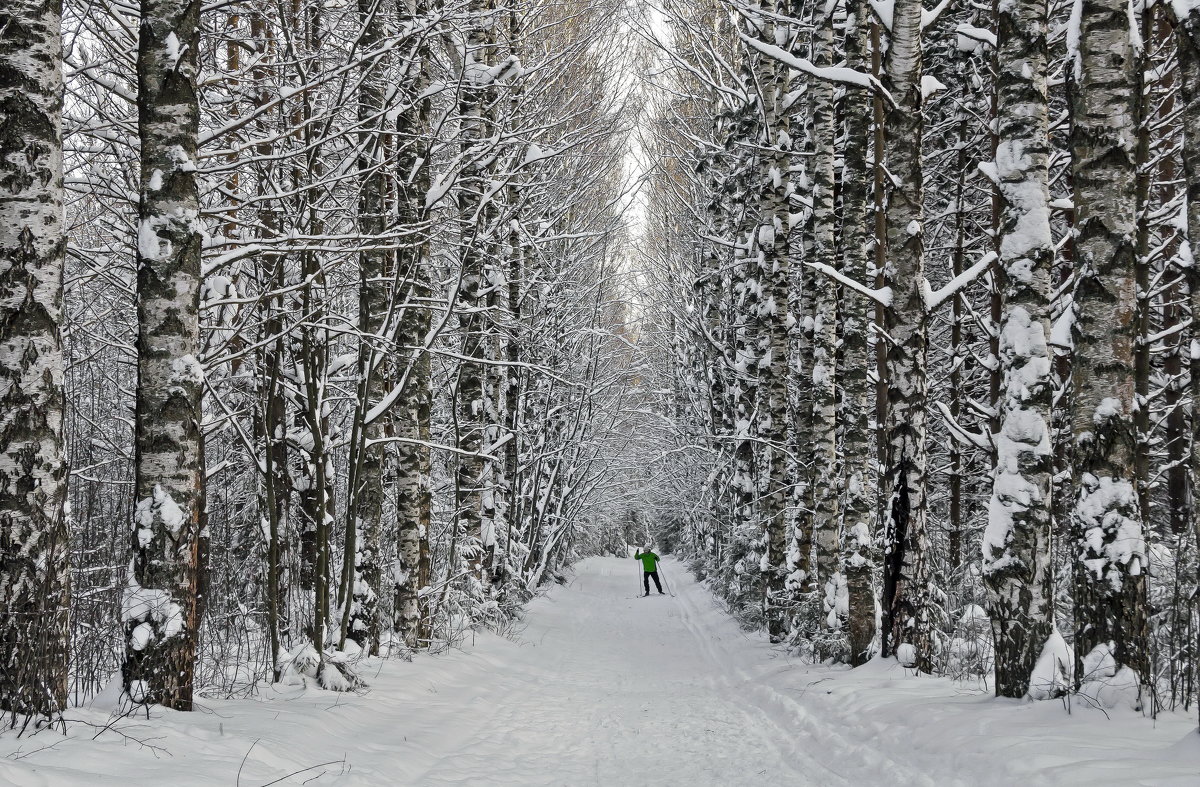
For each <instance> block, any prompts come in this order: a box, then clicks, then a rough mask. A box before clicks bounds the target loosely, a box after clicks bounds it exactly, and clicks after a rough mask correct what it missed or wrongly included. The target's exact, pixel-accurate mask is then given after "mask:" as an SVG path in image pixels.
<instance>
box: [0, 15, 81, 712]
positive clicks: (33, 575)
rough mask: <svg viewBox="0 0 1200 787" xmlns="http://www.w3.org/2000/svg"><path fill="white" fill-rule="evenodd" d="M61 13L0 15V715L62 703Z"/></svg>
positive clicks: (55, 708)
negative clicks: (2, 194)
mask: <svg viewBox="0 0 1200 787" xmlns="http://www.w3.org/2000/svg"><path fill="white" fill-rule="evenodd" d="M61 27H62V9H61V5H60V3H59V2H57V1H56V0H15V2H13V3H11V4H5V5H4V7H3V8H0V188H2V189H3V191H4V198H3V199H0V713H9V714H12V719H13V722H14V724H15V723H17V722H18V719H19V717H22V716H24V717H29V716H52V715H55V714H57V713H59V712H61V711H62V710H63V708H64V707H65V705H66V698H67V653H68V649H69V646H70V643H69V633H68V613H69V603H68V593H69V575H68V564H67V561H68V554H69V553H68V543H67V517H66V513H65V512H64V509H63V504H64V502H65V500H66V492H67V463H66V457H65V455H64V445H63V418H64V407H65V402H64V393H63V347H62V334H61V328H60V326H61V324H62V288H63V285H62V275H63V263H64V260H65V253H66V231H65V227H64V224H63V154H62V106H63V74H62V44H61V40H60V35H61Z"/></svg>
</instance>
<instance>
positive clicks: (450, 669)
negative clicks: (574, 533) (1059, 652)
mask: <svg viewBox="0 0 1200 787" xmlns="http://www.w3.org/2000/svg"><path fill="white" fill-rule="evenodd" d="M664 574H665V575H666V578H667V580H668V581H669V582H670V584H671V586H672V587H673V589H674V590H675V591H676V592H677V594H678V596H677V597H676V598H671V597H669V596H668V597H658V596H651V597H650V598H646V599H641V598H637V597H635V592H638V590H639V588H638V587H637V586H636V585H635V583H636V582H637V581H638V577H639V574H638V565H637V564H636V563H635V562H634V561H632V560H617V559H609V558H594V559H591V560H587V561H585V562H583V563H582V564H580V565H579V566H578V567H577V571H576V575H575V578H574V580H573V581H572V582H571V583H570V586H569V587H563V588H556V589H555V590H554V591H553V592H551V593H550V594H549V595H548V596H546V597H544V598H541V599H538V600H536V601H535V602H533V603H532V604H531V605H530V608H529V614H528V617H527V619H526V621H525V623H524V625H523V628H522V629H521V630H520V631H519V632H517V633H516V634H515V636H514V637H513V638H511V639H504V638H501V637H498V636H494V635H480V636H478V637H477V638H476V640H475V642H474V645H473V646H468V647H467V648H466V649H465V650H463V651H457V652H454V653H451V654H448V655H445V656H440V657H421V658H419V659H418V660H417V661H416V662H415V663H412V664H408V663H403V662H395V661H390V662H373V663H370V664H369V665H367V668H366V669H364V670H363V671H364V673H365V674H366V675H367V679H368V680H369V682H370V683H371V690H370V691H369V692H367V693H364V694H362V695H353V694H351V695H345V694H333V693H329V692H324V691H319V690H313V689H307V690H306V689H304V688H300V687H296V688H292V689H286V688H283V689H280V690H278V691H274V690H272V691H268V692H266V694H267V696H265V697H263V698H261V699H260V700H255V701H251V700H241V701H229V702H211V701H210V702H206V703H204V707H203V709H202V710H200V711H199V712H195V713H191V714H184V713H175V712H171V711H161V710H158V711H155V712H154V714H153V716H152V718H151V719H150V720H149V721H146V719H145V718H144V717H143V718H142V719H140V720H139V719H122V720H120V721H118V722H117V723H115V724H114V725H113V729H109V730H105V729H104V725H106V724H108V723H109V721H110V719H109V718H108V714H107V713H106V712H105V711H103V710H101V709H100V708H92V709H76V710H73V711H72V712H71V713H70V717H71V718H73V719H80V720H82V721H84V722H87V723H88V724H91V725H94V726H87V724H83V723H75V724H73V725H71V727H70V733H69V737H68V738H63V737H62V736H61V735H59V734H58V733H51V732H42V733H40V734H38V735H36V736H33V737H26V738H24V739H21V740H17V739H15V738H14V737H12V735H11V734H8V735H5V736H3V737H0V784H3V785H9V784H13V785H54V786H55V787H57V786H58V785H88V787H92V786H99V785H142V784H145V785H255V786H261V785H266V784H291V785H298V784H305V783H307V784H310V785H327V784H336V785H451V784H454V785H485V784H486V785H572V786H575V785H606V786H608V785H656V786H657V785H686V786H687V787H700V786H701V785H722V786H724V785H762V784H797V785H842V784H853V785H858V784H863V785H866V784H893V785H910V784H911V785H957V784H963V785H986V784H1019V785H1039V784H1047V785H1049V784H1056V785H1057V784H1088V785H1096V784H1111V785H1132V784H1155V785H1163V784H1180V785H1183V784H1187V785H1196V784H1200V735H1197V733H1196V723H1195V721H1194V720H1192V719H1190V718H1186V717H1184V716H1182V715H1169V716H1166V717H1163V718H1160V719H1159V720H1158V721H1157V722H1153V721H1151V720H1148V719H1144V718H1142V717H1140V716H1137V715H1134V714H1132V713H1131V712H1129V711H1117V712H1115V713H1114V714H1113V716H1112V718H1111V719H1109V718H1106V716H1105V715H1104V714H1103V713H1101V712H1099V711H1094V710H1087V709H1079V708H1076V709H1074V711H1073V713H1071V714H1070V715H1068V714H1067V712H1066V711H1065V710H1064V708H1063V705H1062V704H1061V703H1057V702H1043V703H1036V704H1031V703H1019V702H1011V701H997V700H994V699H991V698H989V697H988V696H985V695H984V694H982V693H980V692H979V691H977V690H972V689H971V688H970V687H964V686H961V685H958V684H955V683H952V682H950V681H948V680H941V679H930V678H915V677H911V676H909V675H906V674H905V673H904V671H903V670H901V669H900V668H898V667H896V666H895V665H894V664H892V665H889V664H887V663H885V662H877V663H874V664H871V665H868V666H867V667H864V668H862V669H859V670H855V671H853V672H851V671H847V670H831V669H827V668H822V667H812V666H807V665H804V664H801V663H800V662H798V661H795V660H792V659H789V658H788V657H786V656H785V655H783V654H781V653H779V652H778V651H776V650H773V649H772V648H771V647H770V646H769V645H768V644H767V643H766V642H765V641H764V640H763V639H762V638H761V637H759V636H757V635H753V634H746V633H744V632H742V631H741V630H740V629H739V628H738V626H737V625H736V624H735V623H734V622H733V621H732V620H730V619H729V618H728V617H727V616H726V615H724V614H723V613H722V612H721V611H720V610H719V609H718V607H717V606H716V604H715V603H714V601H713V600H712V598H711V596H709V594H708V593H707V591H706V590H705V589H704V588H702V587H701V586H699V585H697V584H696V583H695V582H693V581H692V580H691V579H690V578H688V577H686V576H685V574H684V572H683V570H682V568H681V567H680V566H679V565H678V564H675V563H672V562H670V561H668V562H666V563H665V564H664ZM137 741H141V743H139V742H137ZM301 769H306V770H303V771H302V772H300V773H297V774H296V775H294V776H291V777H288V774H292V773H293V772H296V771H300V770H301ZM276 780H280V781H276Z"/></svg>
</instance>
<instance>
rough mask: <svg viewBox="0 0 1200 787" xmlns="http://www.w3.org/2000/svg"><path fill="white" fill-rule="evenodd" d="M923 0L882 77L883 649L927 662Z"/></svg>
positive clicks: (908, 14)
mask: <svg viewBox="0 0 1200 787" xmlns="http://www.w3.org/2000/svg"><path fill="white" fill-rule="evenodd" d="M921 47H922V44H921V4H920V3H919V2H914V0H897V2H896V3H895V6H894V10H893V15H892V24H891V38H890V43H889V46H888V50H887V57H886V59H885V62H884V77H883V86H884V88H886V89H887V91H888V93H889V94H890V95H891V97H892V100H893V103H892V104H891V105H890V106H889V107H888V109H887V113H886V117H885V121H884V122H885V128H886V133H887V141H888V147H887V170H888V172H890V173H891V174H892V179H893V183H894V186H893V188H892V190H891V192H890V194H889V197H888V203H887V267H886V270H885V274H884V279H885V281H886V283H887V286H888V288H889V289H890V290H891V292H890V298H889V301H888V304H887V306H886V307H885V309H884V324H883V331H884V336H883V341H884V342H886V350H885V353H886V358H887V401H886V405H885V410H884V421H883V424H882V427H881V428H882V429H883V431H884V440H885V441H886V445H887V466H886V467H885V468H884V470H883V474H884V479H883V483H884V495H885V498H886V500H887V506H888V511H887V517H888V519H887V523H886V531H885V533H884V558H883V559H884V575H883V623H882V627H883V628H882V632H881V639H882V644H883V654H884V655H885V656H890V655H895V656H897V657H898V658H899V660H900V661H901V663H904V664H909V665H915V666H917V667H918V668H920V669H922V670H926V671H927V670H928V669H929V668H930V655H931V654H930V643H929V633H930V632H929V619H928V609H927V607H928V596H929V587H928V585H929V565H928V556H927V554H926V553H927V551H928V535H927V533H926V518H927V514H928V512H927V507H926V497H927V489H926V484H927V483H928V476H927V472H928V452H927V447H926V444H925V438H926V428H927V421H928V416H927V412H926V405H927V398H926V397H927V384H928V383H927V376H926V357H925V352H926V343H927V337H926V333H925V315H926V306H925V299H924V289H923V288H924V287H926V286H927V285H925V267H924V259H925V256H924V255H925V252H924V245H923V236H922V233H923V226H922V223H923V221H924V214H923V209H922V204H923V186H924V180H923V175H922V168H921V141H922V138H923V131H924V123H923V119H922V104H923V100H924V99H923V95H922V84H921V76H922V68H921V58H922V51H921Z"/></svg>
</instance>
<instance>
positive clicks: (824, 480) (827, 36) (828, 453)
mask: <svg viewBox="0 0 1200 787" xmlns="http://www.w3.org/2000/svg"><path fill="white" fill-rule="evenodd" d="M833 11H834V4H832V3H830V4H827V5H826V6H825V10H824V12H823V13H822V16H821V18H820V19H819V20H817V22H816V34H815V41H814V50H815V51H814V63H815V65H817V66H818V67H829V66H831V65H833V62H834V53H833ZM808 101H809V104H810V106H811V107H812V113H813V127H812V146H813V153H814V155H813V157H812V169H811V183H812V204H813V208H812V210H813V216H812V228H813V261H815V262H816V263H818V264H821V265H826V266H828V267H829V268H836V267H838V255H837V227H836V215H835V212H834V193H833V190H834V178H835V175H834V143H835V136H836V129H835V126H834V124H835V122H836V121H835V118H834V107H833V101H834V85H833V83H832V82H828V81H826V80H811V81H810V82H809V86H808ZM851 133H854V134H858V133H859V131H858V130H855V131H853V132H851ZM816 284H817V286H816V290H815V292H813V293H811V295H809V296H808V297H810V298H811V299H812V303H813V326H812V337H813V345H812V356H813V357H812V367H811V368H810V370H809V372H810V381H811V383H812V406H813V413H812V426H813V428H812V433H811V437H810V439H811V443H810V449H809V450H810V451H811V461H812V463H813V466H814V469H815V472H814V473H813V481H814V483H813V484H812V486H811V500H812V510H813V568H814V569H815V574H816V576H815V585H816V587H817V591H818V593H819V595H820V596H821V599H822V606H821V611H822V612H823V613H824V622H825V627H826V628H827V629H830V630H831V631H827V632H825V635H824V636H823V637H822V638H821V640H822V642H821V644H820V645H819V647H818V648H817V651H816V656H817V658H818V659H821V660H824V659H825V658H829V657H831V656H834V657H837V658H842V657H843V654H844V652H845V650H844V646H843V644H842V643H841V642H840V639H841V629H842V616H841V615H840V614H839V612H838V605H839V597H840V596H841V595H842V594H843V593H844V592H845V591H844V588H845V577H843V576H842V573H841V571H840V570H839V569H840V562H841V561H840V555H839V550H840V538H839V533H838V531H839V529H840V528H841V512H840V510H839V508H840V506H839V502H840V501H839V499H838V498H839V495H840V494H841V489H840V484H839V483H838V481H839V480H840V478H841V473H842V470H841V464H842V463H841V456H840V455H839V453H838V445H837V437H838V417H837V374H836V372H837V350H838V327H839V326H838V288H837V286H836V285H834V283H833V282H831V281H827V280H825V279H824V278H822V277H817V278H816Z"/></svg>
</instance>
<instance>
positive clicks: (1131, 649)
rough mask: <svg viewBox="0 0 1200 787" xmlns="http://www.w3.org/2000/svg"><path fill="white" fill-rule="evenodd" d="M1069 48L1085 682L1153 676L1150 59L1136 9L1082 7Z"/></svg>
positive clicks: (1077, 534)
mask: <svg viewBox="0 0 1200 787" xmlns="http://www.w3.org/2000/svg"><path fill="white" fill-rule="evenodd" d="M1075 14H1076V19H1077V20H1078V39H1077V40H1073V41H1071V42H1070V43H1071V44H1072V53H1071V57H1072V63H1071V73H1070V76H1071V78H1072V80H1073V81H1072V83H1071V88H1070V89H1071V153H1072V170H1071V172H1072V177H1073V181H1074V188H1075V233H1076V238H1075V245H1074V248H1075V253H1076V257H1077V259H1076V264H1077V265H1078V273H1077V275H1078V284H1077V285H1076V291H1075V298H1074V304H1075V321H1074V331H1073V338H1074V348H1075V351H1074V356H1073V366H1072V381H1071V382H1072V389H1073V397H1074V401H1073V407H1074V427H1073V431H1074V446H1073V453H1074V457H1073V475H1074V479H1075V486H1076V489H1075V504H1074V508H1073V511H1072V534H1071V535H1072V538H1073V540H1074V543H1075V548H1076V551H1077V554H1076V562H1075V653H1076V676H1075V679H1076V682H1077V683H1080V682H1088V681H1091V680H1107V679H1109V678H1112V677H1114V676H1116V675H1117V673H1118V672H1120V671H1121V670H1122V669H1123V668H1126V667H1128V668H1130V669H1131V670H1132V672H1133V673H1134V675H1135V676H1136V679H1137V680H1139V681H1141V682H1143V683H1144V682H1145V681H1146V680H1147V679H1148V677H1149V675H1148V672H1149V670H1148V663H1147V660H1146V659H1147V648H1146V645H1147V639H1146V637H1147V631H1146V625H1147V624H1146V618H1145V594H1146V569H1147V562H1146V543H1145V539H1144V536H1143V522H1142V521H1141V513H1140V503H1139V500H1138V490H1137V484H1136V479H1135V467H1134V465H1135V455H1136V453H1137V449H1136V441H1137V435H1136V430H1135V427H1134V418H1135V416H1136V414H1137V411H1138V408H1139V407H1141V406H1143V404H1144V403H1140V402H1138V401H1137V400H1136V399H1135V396H1134V393H1135V392H1134V377H1135V375H1134V368H1133V367H1134V353H1135V346H1136V344H1137V342H1138V341H1139V338H1138V336H1137V335H1136V325H1137V322H1136V321H1135V319H1134V316H1135V313H1136V312H1137V308H1138V304H1137V297H1138V295H1137V292H1136V288H1135V276H1134V265H1135V259H1136V257H1135V250H1134V246H1133V243H1134V239H1135V238H1136V234H1137V232H1136V220H1137V211H1138V205H1137V192H1136V189H1135V179H1136V175H1137V173H1136V162H1135V159H1134V156H1135V151H1136V149H1137V126H1138V117H1139V106H1140V96H1141V74H1140V63H1141V59H1140V56H1139V52H1138V51H1137V47H1138V46H1140V41H1138V40H1135V38H1134V36H1135V30H1134V29H1133V28H1131V22H1130V16H1129V6H1128V4H1127V3H1123V2H1117V0H1100V1H1099V2H1095V1H1093V0H1081V1H1080V2H1079V3H1078V4H1077V5H1076V7H1075Z"/></svg>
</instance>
